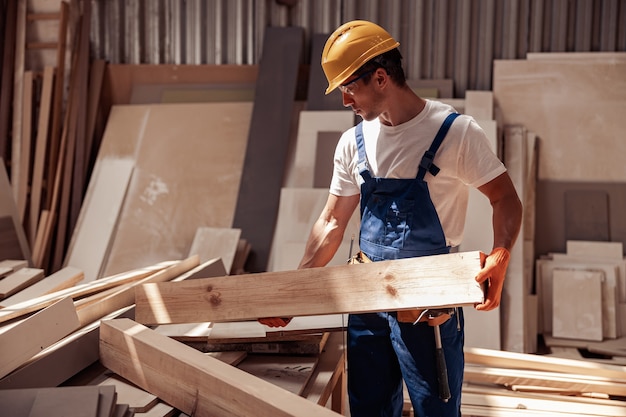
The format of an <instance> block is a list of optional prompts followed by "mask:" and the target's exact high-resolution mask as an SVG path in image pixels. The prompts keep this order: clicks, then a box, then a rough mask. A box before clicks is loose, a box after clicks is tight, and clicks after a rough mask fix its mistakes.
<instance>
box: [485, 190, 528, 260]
mask: <svg viewBox="0 0 626 417" xmlns="http://www.w3.org/2000/svg"><path fill="white" fill-rule="evenodd" d="M492 209H493V247H494V248H498V247H501V248H506V249H507V250H509V251H510V250H511V249H512V248H513V245H514V244H515V241H516V240H517V236H518V235H519V231H520V227H521V223H522V203H521V202H520V200H519V198H518V197H517V194H510V195H506V196H504V197H503V198H501V199H499V200H497V201H494V202H492Z"/></svg>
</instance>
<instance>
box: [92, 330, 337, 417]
mask: <svg viewBox="0 0 626 417" xmlns="http://www.w3.org/2000/svg"><path fill="white" fill-rule="evenodd" d="M129 341H132V346H131V344H129ZM100 356H101V362H102V364H103V365H104V366H106V367H107V368H109V369H111V370H112V371H113V372H116V373H117V374H119V375H121V376H123V377H124V378H126V379H128V380H130V381H131V382H133V383H135V384H137V385H138V386H140V387H142V388H143V389H145V390H146V391H149V392H151V393H153V394H155V395H157V396H158V397H159V398H161V399H162V400H163V401H165V402H167V403H168V404H171V405H172V406H174V407H176V408H178V409H179V410H181V411H182V412H183V413H186V414H189V415H216V416H217V415H219V416H237V415H272V416H276V417H281V416H302V415H307V416H311V417H313V416H336V415H337V414H336V413H334V412H333V411H331V410H328V409H326V408H324V407H321V406H319V405H317V404H314V403H312V402H311V401H308V400H306V399H304V398H302V397H299V396H297V395H295V394H292V393H290V392H288V391H285V390H284V389H282V388H279V387H277V386H275V385H273V384H270V383H268V382H265V381H262V380H259V379H258V378H256V377H254V376H252V375H250V374H248V373H246V372H244V371H242V370H240V369H237V368H234V367H232V366H230V365H227V364H224V363H222V362H221V361H219V360H217V359H214V358H211V357H207V356H205V355H204V354H202V353H201V352H198V351H197V350H195V349H193V348H190V347H188V346H185V345H182V344H181V343H179V342H176V341H174V340H171V339H169V338H167V337H165V336H161V335H159V334H157V333H155V332H153V331H151V330H150V329H148V328H146V327H144V326H142V325H140V324H138V323H135V322H133V321H132V320H128V319H119V320H109V321H105V322H102V325H101V329H100ZM173 380H175V381H177V384H176V385H172V384H171V382H170V381H173ZM235 399H236V400H235Z"/></svg>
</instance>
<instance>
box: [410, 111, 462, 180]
mask: <svg viewBox="0 0 626 417" xmlns="http://www.w3.org/2000/svg"><path fill="white" fill-rule="evenodd" d="M457 116H459V113H450V114H449V115H448V117H446V120H444V121H443V124H442V125H441V127H440V128H439V131H438V132H437V135H436V136H435V139H433V143H431V144H430V148H428V150H427V151H426V152H425V153H424V156H423V157H422V160H421V161H420V165H419V169H418V170H417V179H418V180H423V179H424V176H425V175H426V172H427V171H428V172H430V173H431V174H432V175H433V176H435V175H437V174H438V173H439V167H438V166H437V165H435V164H433V160H434V159H435V154H436V153H437V150H438V149H439V146H441V142H443V139H444V138H445V137H446V134H448V130H449V129H450V126H452V122H454V119H456V118H457Z"/></svg>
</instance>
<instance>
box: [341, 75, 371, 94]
mask: <svg viewBox="0 0 626 417" xmlns="http://www.w3.org/2000/svg"><path fill="white" fill-rule="evenodd" d="M372 72H374V70H370V71H365V72H364V73H362V74H361V75H359V76H358V77H356V78H354V79H352V80H350V81H348V82H347V83H345V84H341V85H340V86H339V87H337V88H339V91H341V92H342V93H344V94H349V95H351V96H353V95H354V93H355V91H356V90H358V88H359V85H358V84H357V83H356V82H357V81H359V80H360V79H361V78H363V77H365V76H366V75H368V74H371V73H372Z"/></svg>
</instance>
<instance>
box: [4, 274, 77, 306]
mask: <svg viewBox="0 0 626 417" xmlns="http://www.w3.org/2000/svg"><path fill="white" fill-rule="evenodd" d="M83 276H84V275H83V271H81V270H80V269H77V268H73V267H71V266H68V267H65V268H63V269H60V270H58V271H57V272H55V273H53V274H50V275H48V276H46V277H44V278H43V279H42V280H41V281H39V282H36V283H34V284H32V285H30V286H29V287H28V288H25V289H23V290H21V291H19V292H18V293H16V294H14V295H12V296H10V297H7V298H5V299H4V300H2V301H1V302H0V304H2V306H4V307H7V306H11V305H13V304H18V303H22V302H24V301H29V300H32V299H33V298H37V297H40V296H42V295H46V294H49V293H53V292H56V291H60V290H64V289H66V288H70V287H73V286H74V285H76V284H77V283H78V282H80V281H81V280H82V279H83Z"/></svg>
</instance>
